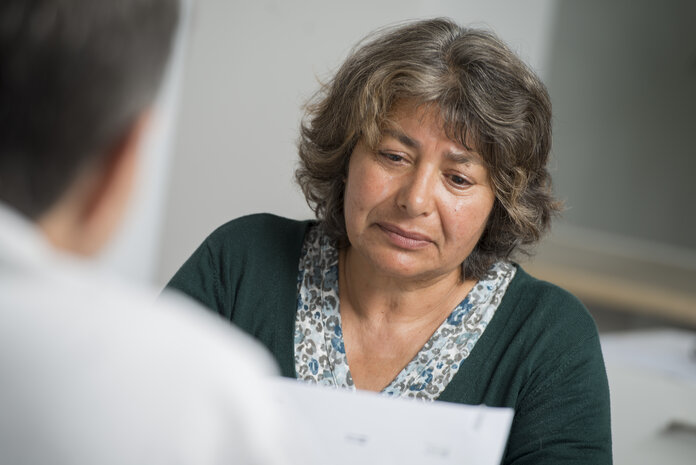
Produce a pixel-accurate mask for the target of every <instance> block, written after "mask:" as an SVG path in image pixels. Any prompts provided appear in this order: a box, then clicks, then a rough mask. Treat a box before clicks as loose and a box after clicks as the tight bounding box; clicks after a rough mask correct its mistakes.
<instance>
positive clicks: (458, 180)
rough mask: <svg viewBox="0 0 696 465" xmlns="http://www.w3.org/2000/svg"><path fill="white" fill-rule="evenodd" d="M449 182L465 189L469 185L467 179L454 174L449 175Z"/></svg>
mask: <svg viewBox="0 0 696 465" xmlns="http://www.w3.org/2000/svg"><path fill="white" fill-rule="evenodd" d="M450 181H451V182H452V184H454V185H455V186H457V187H467V186H469V185H470V184H471V183H470V182H469V180H468V179H466V178H464V177H462V176H459V175H456V174H452V175H450Z"/></svg>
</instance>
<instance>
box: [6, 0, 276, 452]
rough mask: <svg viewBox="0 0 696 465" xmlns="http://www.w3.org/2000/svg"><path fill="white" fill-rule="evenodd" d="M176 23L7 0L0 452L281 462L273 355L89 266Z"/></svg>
mask: <svg viewBox="0 0 696 465" xmlns="http://www.w3.org/2000/svg"><path fill="white" fill-rule="evenodd" d="M178 16H179V4H178V1H177V0H117V1H94V0H37V1H26V0H3V1H2V2H0V202H1V205H0V372H1V373H2V381H0V463H3V464H41V463H51V464H100V465H104V464H125V463H128V464H139V463H143V464H144V463H147V464H233V463H239V464H247V463H248V464H262V463H268V464H275V463H284V459H282V460H281V458H278V457H279V455H280V454H279V453H280V451H279V450H278V447H279V445H278V444H279V441H277V439H278V435H276V434H275V430H274V428H276V427H277V426H278V425H279V422H278V421H277V420H278V418H276V416H275V414H274V411H273V408H272V407H273V406H269V405H268V395H267V386H266V384H265V383H266V382H267V380H266V375H268V374H269V373H273V372H274V371H275V367H274V365H273V362H272V358H271V357H270V356H268V355H267V354H266V353H265V351H263V350H262V349H261V348H260V347H259V346H257V345H256V343H255V342H254V341H253V340H251V338H249V337H248V336H246V335H244V334H243V333H242V332H240V331H238V330H235V329H233V328H230V327H229V326H228V325H224V324H223V323H219V322H218V321H217V319H216V318H213V317H210V316H209V315H206V314H205V312H202V311H200V310H198V309H196V308H195V305H193V303H191V302H189V301H188V300H186V301H184V300H180V299H175V298H173V297H165V298H164V299H163V300H162V301H160V302H159V303H158V304H157V305H154V304H153V303H152V301H151V300H152V299H151V296H152V293H151V292H144V291H143V290H137V289H134V288H132V287H130V286H127V285H125V284H122V283H119V282H115V281H114V278H111V279H109V278H107V277H105V276H102V275H100V274H99V273H97V272H96V271H95V269H94V268H93V266H90V263H89V262H88V260H85V259H84V258H85V257H87V256H90V255H93V254H94V253H96V252H97V251H98V250H99V249H100V248H101V247H102V245H103V244H104V243H105V242H106V240H107V238H108V237H109V235H110V233H111V232H112V230H113V229H114V228H115V226H116V225H117V223H118V222H119V220H120V218H121V214H122V212H123V210H124V207H125V205H126V201H127V198H128V195H129V193H130V191H131V184H132V182H133V178H134V176H135V174H136V171H137V163H138V155H137V153H138V146H139V144H140V142H141V140H142V139H143V137H144V136H145V134H146V132H147V126H148V120H149V115H150V112H149V107H150V106H151V104H152V102H153V99H154V97H155V95H156V92H157V88H158V86H159V82H160V79H161V77H162V74H163V70H164V69H165V65H166V63H167V58H168V56H169V51H170V48H171V44H172V39H173V36H174V34H175V31H176V25H177V23H178ZM240 380H243V382H240Z"/></svg>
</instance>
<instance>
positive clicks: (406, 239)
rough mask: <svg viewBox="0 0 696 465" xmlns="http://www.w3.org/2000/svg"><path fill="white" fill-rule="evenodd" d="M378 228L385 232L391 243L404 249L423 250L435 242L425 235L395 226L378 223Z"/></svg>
mask: <svg viewBox="0 0 696 465" xmlns="http://www.w3.org/2000/svg"><path fill="white" fill-rule="evenodd" d="M377 226H379V228H380V229H381V230H382V231H384V233H385V234H386V236H387V237H388V238H389V240H390V242H392V243H393V244H394V245H396V246H397V247H401V248H402V249H411V250H415V249H422V248H423V247H427V246H428V245H430V244H431V243H432V242H433V240H432V239H430V237H428V236H426V235H425V234H421V233H418V232H415V231H406V230H404V229H401V228H399V227H398V226H395V225H393V224H389V223H377Z"/></svg>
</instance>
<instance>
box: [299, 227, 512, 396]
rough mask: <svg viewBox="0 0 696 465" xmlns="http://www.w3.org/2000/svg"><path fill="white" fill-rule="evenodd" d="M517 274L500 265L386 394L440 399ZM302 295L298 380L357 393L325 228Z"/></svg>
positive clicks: (308, 259) (310, 253)
mask: <svg viewBox="0 0 696 465" xmlns="http://www.w3.org/2000/svg"><path fill="white" fill-rule="evenodd" d="M516 270H517V269H516V268H515V267H514V266H513V265H512V264H511V263H509V262H502V261H501V262H497V263H495V264H494V265H493V266H492V267H491V269H490V270H489V272H488V274H487V275H486V276H485V277H484V279H482V280H480V281H479V282H478V283H477V284H476V285H475V286H474V288H473V289H472V290H471V291H470V292H469V294H468V295H467V296H466V298H465V299H464V300H463V301H462V302H461V303H460V304H459V305H457V307H455V309H454V310H452V313H450V315H449V316H448V317H447V318H446V319H445V321H443V322H442V324H441V325H440V327H439V328H438V329H437V330H436V331H435V332H434V333H433V335H432V336H431V337H430V339H429V340H428V342H426V343H425V345H424V346H423V347H422V348H421V350H420V351H419V352H418V354H416V356H415V357H414V358H413V360H411V361H410V362H409V363H408V364H407V365H406V367H404V369H403V370H401V372H400V373H399V374H398V375H397V376H396V378H394V380H393V381H392V382H391V383H390V384H389V385H388V386H387V387H386V388H384V390H383V391H382V393H383V394H386V395H390V396H401V397H411V398H418V399H424V400H435V399H437V397H438V396H439V395H440V394H441V393H442V391H444V389H445V388H446V387H447V384H448V383H449V382H450V380H451V379H452V377H453V376H454V375H455V374H456V373H457V371H458V370H459V366H460V364H461V362H462V361H463V360H464V359H466V358H467V357H468V356H469V354H470V353H471V350H472V349H473V348H474V346H475V345H476V342H477V341H478V339H479V338H480V337H481V335H482V334H483V332H484V331H485V330H486V327H487V326H488V323H489V322H490V321H491V318H493V315H494V314H495V311H496V309H497V308H498V305H499V304H500V301H501V300H502V298H503V295H504V294H505V290H506V289H507V286H508V284H509V283H510V281H511V280H512V278H513V277H514V276H515V272H516ZM298 290H299V294H298V299H297V316H296V318H295V371H296V373H297V378H298V379H300V380H303V381H308V382H312V383H318V384H323V385H327V386H336V387H342V388H348V389H355V385H354V384H353V379H352V377H351V374H350V368H349V367H348V362H347V360H346V351H345V347H344V344H343V333H342V330H341V314H340V313H339V298H338V250H337V249H336V248H335V247H334V246H333V245H332V244H331V241H330V239H329V238H328V237H327V236H326V235H325V234H324V233H323V230H322V227H321V225H316V226H314V227H312V228H311V229H310V230H309V231H308V233H307V235H306V237H305V240H304V245H303V248H302V254H301V258H300V266H299V275H298Z"/></svg>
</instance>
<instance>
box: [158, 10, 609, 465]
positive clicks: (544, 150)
mask: <svg viewBox="0 0 696 465" xmlns="http://www.w3.org/2000/svg"><path fill="white" fill-rule="evenodd" d="M308 108H309V109H308V115H307V118H306V119H305V122H304V123H303V126H302V133H301V139H300V143H299V153H300V159H301V164H300V168H299V169H298V171H297V173H296V177H297V180H298V182H299V184H300V186H301V187H302V190H303V192H304V194H305V196H306V198H307V201H308V202H309V204H310V206H312V207H313V209H314V211H315V212H316V214H317V221H305V222H297V221H293V220H288V219H283V218H279V217H275V216H271V215H255V216H250V217H245V218H240V219H237V220H234V221H232V222H230V223H228V224H226V225H224V226H222V227H221V228H220V229H218V230H217V231H216V232H214V233H213V234H212V235H211V236H210V237H209V238H208V239H207V240H206V241H205V242H204V244H203V245H202V246H201V247H200V248H199V249H198V250H197V251H196V252H195V253H194V255H193V256H192V257H191V258H190V259H189V260H188V261H187V262H186V263H185V264H184V265H183V266H182V268H181V269H180V270H179V272H178V273H177V274H176V275H175V276H174V278H173V279H172V281H171V282H170V284H169V285H170V287H173V288H177V289H180V290H181V291H183V292H185V293H187V294H189V295H191V296H193V297H194V298H196V299H198V300H200V301H201V302H202V303H203V304H205V305H206V306H208V307H209V308H211V309H212V310H213V311H215V312H218V313H219V314H221V315H223V316H224V317H226V318H228V319H229V320H230V321H232V322H234V323H235V324H237V325H238V326H240V327H241V328H243V329H244V330H245V331H247V332H249V333H250V334H252V335H253V336H254V337H256V338H257V339H259V340H260V341H262V342H263V343H264V344H266V346H267V347H268V348H269V349H270V350H271V352H272V353H273V354H274V355H275V357H276V359H277V360H278V363H279V364H280V366H281V369H282V371H283V374H284V375H285V376H289V377H297V378H300V379H304V380H307V381H311V382H316V383H321V384H327V385H337V386H341V387H345V388H349V389H355V388H358V389H368V390H373V391H381V392H383V393H384V394H386V395H392V396H405V397H415V398H422V399H429V400H435V399H437V400H446V401H451V402H460V403H467V404H481V403H483V404H487V405H490V406H507V407H514V409H515V418H514V422H513V426H512V430H511V434H510V438H509V442H508V447H507V450H506V454H505V460H504V463H506V464H513V463H514V464H526V463H530V464H531V463H533V464H561V463H563V464H565V463H588V464H604V463H611V437H610V429H609V395H608V387H607V380H606V374H605V370H604V365H603V361H602V355H601V351H600V347H599V342H598V336H597V331H596V328H595V325H594V322H593V321H592V319H591V317H590V316H589V315H588V313H587V311H586V310H585V309H584V307H583V306H582V304H581V303H580V302H579V301H578V300H577V299H575V298H574V297H573V296H571V295H569V294H568V293H566V292H565V291H563V290H561V289H559V288H557V287H555V286H553V285H551V284H548V283H544V282H540V281H537V280H535V279H534V278H532V277H530V276H529V275H528V274H526V273H525V272H524V271H523V270H522V269H521V268H520V267H519V266H518V265H516V264H515V263H513V262H512V261H511V257H512V256H513V253H517V252H524V251H525V250H526V248H527V247H529V246H531V245H533V244H534V243H536V242H537V241H538V240H539V239H540V237H541V236H542V235H543V233H544V232H545V231H546V230H547V229H548V226H549V222H550V219H551V217H552V216H553V214H554V213H555V212H556V210H557V209H558V205H557V203H556V202H555V201H554V200H553V198H552V195H551V186H550V177H549V174H548V172H547V170H546V163H547V159H548V154H549V149H550V143H551V129H550V119H551V106H550V102H549V97H548V94H547V92H546V89H545V88H544V86H543V84H542V83H541V82H540V81H539V79H538V78H537V77H536V76H535V75H534V74H533V73H532V72H531V71H530V70H529V69H528V68H527V67H526V66H525V65H524V64H523V63H522V62H521V61H520V60H519V59H518V58H517V57H516V56H514V54H512V52H510V50H509V49H508V48H507V47H506V46H505V45H504V44H503V43H501V42H500V41H499V40H498V39H497V38H496V37H495V36H494V35H492V34H490V33H488V32H483V31H478V30H472V29H463V28H460V27H459V26H457V25H456V24H454V23H452V22H451V21H449V20H445V19H435V20H427V21H420V22H414V23H410V24H406V25H402V26H400V27H396V28H392V29H386V30H383V31H380V32H378V33H377V34H376V35H375V36H374V37H372V38H371V39H370V40H369V41H367V42H365V43H363V44H362V45H360V46H359V47H358V48H357V49H355V50H354V51H353V53H352V54H351V55H350V57H349V58H348V59H347V60H346V62H345V63H344V64H343V66H342V67H341V68H340V69H339V70H338V72H337V74H336V76H335V77H334V78H333V80H332V81H331V82H329V83H328V84H327V85H325V86H324V88H323V89H322V91H321V92H320V93H319V94H318V95H317V97H316V100H315V102H314V103H313V104H312V105H310V106H309V107H308Z"/></svg>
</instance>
